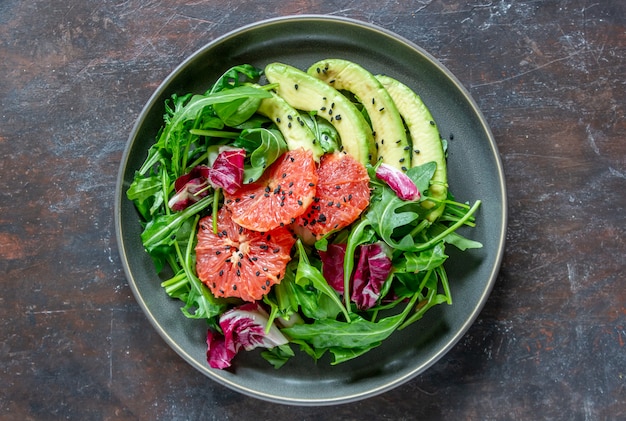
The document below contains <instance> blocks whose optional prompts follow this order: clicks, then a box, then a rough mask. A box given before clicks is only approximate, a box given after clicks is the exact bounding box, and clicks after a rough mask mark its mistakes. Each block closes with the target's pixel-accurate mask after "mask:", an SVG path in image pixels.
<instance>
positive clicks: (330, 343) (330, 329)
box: [282, 295, 418, 355]
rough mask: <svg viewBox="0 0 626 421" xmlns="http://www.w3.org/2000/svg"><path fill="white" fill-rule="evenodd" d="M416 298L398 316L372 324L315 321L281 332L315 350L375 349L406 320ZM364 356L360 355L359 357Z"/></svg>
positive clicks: (357, 319) (355, 317)
mask: <svg viewBox="0 0 626 421" xmlns="http://www.w3.org/2000/svg"><path fill="white" fill-rule="evenodd" d="M417 297H418V296H417V295H415V296H413V298H412V299H411V301H410V302H409V303H408V304H407V306H406V307H405V308H404V310H403V311H402V312H401V313H399V314H397V315H395V316H389V317H386V318H382V319H380V320H379V321H377V322H371V321H369V320H366V319H364V318H362V317H361V316H358V315H353V319H352V320H351V321H350V322H343V321H339V320H334V319H322V320H316V321H314V322H313V323H311V324H297V325H294V326H292V327H288V328H284V329H282V332H283V333H284V334H286V335H287V336H289V337H290V338H292V339H299V340H303V341H306V342H307V343H309V344H310V345H311V346H313V347H314V348H329V349H330V348H348V349H354V348H357V349H358V348H361V349H362V348H369V349H371V348H373V347H375V346H378V345H380V343H381V342H382V341H383V340H385V339H386V338H388V337H389V336H390V335H391V334H392V333H393V332H394V331H395V330H396V329H397V328H398V327H399V326H400V325H401V323H402V322H403V321H404V320H405V318H406V317H407V315H408V314H409V312H410V311H411V309H412V307H413V305H414V304H415V301H416V300H417ZM362 353H363V352H360V351H359V353H358V355H360V354H362Z"/></svg>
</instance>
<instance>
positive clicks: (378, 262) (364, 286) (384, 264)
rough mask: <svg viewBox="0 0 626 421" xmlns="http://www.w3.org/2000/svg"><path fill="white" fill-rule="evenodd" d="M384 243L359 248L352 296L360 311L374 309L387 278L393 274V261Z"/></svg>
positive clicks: (364, 245)
mask: <svg viewBox="0 0 626 421" xmlns="http://www.w3.org/2000/svg"><path fill="white" fill-rule="evenodd" d="M387 253H388V250H387V247H386V245H385V244H384V243H382V242H378V243H374V244H363V245H360V246H359V261H358V263H357V266H356V269H355V271H354V275H353V278H352V295H351V299H352V301H354V302H355V303H356V305H357V307H358V308H359V310H367V309H369V308H372V307H373V306H374V305H375V304H376V301H377V300H378V297H380V290H381V287H382V286H383V284H384V283H385V280H386V279H387V276H389V273H390V272H391V259H390V258H389V257H388V255H387Z"/></svg>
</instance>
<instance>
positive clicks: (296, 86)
mask: <svg viewBox="0 0 626 421" xmlns="http://www.w3.org/2000/svg"><path fill="white" fill-rule="evenodd" d="M293 87H294V88H295V89H296V91H297V90H298V84H297V83H296V84H295V85H293Z"/></svg>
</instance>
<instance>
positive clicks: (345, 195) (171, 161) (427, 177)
mask: <svg viewBox="0 0 626 421" xmlns="http://www.w3.org/2000/svg"><path fill="white" fill-rule="evenodd" d="M163 123H164V124H163V127H162V128H161V130H160V131H159V133H158V135H157V138H156V139H155V142H154V144H153V145H152V146H151V147H150V149H149V151H148V154H147V157H146V159H145V162H144V163H143V165H142V166H141V168H139V169H138V170H137V171H136V173H135V176H134V181H133V182H132V184H131V185H130V187H129V189H128V190H127V192H126V193H127V197H128V199H130V200H132V201H133V203H134V204H135V207H136V209H137V211H138V213H139V216H140V220H141V224H142V227H143V232H142V234H141V240H142V243H143V246H144V248H145V250H146V252H147V253H149V255H150V256H151V257H152V259H153V261H154V264H155V266H156V269H157V272H159V273H160V274H161V276H162V278H161V282H162V283H161V285H162V287H163V289H164V292H165V293H167V294H168V295H169V296H170V297H172V299H176V300H180V301H181V310H182V315H184V316H186V317H188V318H191V319H202V320H204V321H206V327H207V363H208V364H209V366H210V367H212V368H216V369H226V368H228V367H233V366H236V361H237V359H236V358H235V357H236V356H237V354H238V353H239V352H240V351H250V350H253V349H255V348H261V352H260V355H261V356H262V357H263V358H265V359H266V360H267V361H268V362H270V363H271V364H272V365H274V366H275V367H276V368H279V367H281V366H283V365H284V364H286V363H288V361H289V360H290V358H291V357H293V356H294V355H295V353H296V352H304V353H306V354H307V355H309V356H310V357H312V358H313V359H314V360H316V361H317V360H319V359H320V358H322V357H323V356H324V355H330V358H331V364H338V363H342V362H345V361H347V360H350V359H353V358H356V357H358V356H360V355H362V354H364V353H366V352H368V351H369V350H371V349H372V348H375V347H377V346H379V345H380V344H381V343H382V342H383V341H385V340H386V339H387V338H389V336H390V335H392V334H393V333H394V332H395V331H397V330H401V329H404V328H406V327H407V326H409V325H411V324H413V323H415V322H416V321H418V320H420V319H421V318H422V317H423V316H424V314H425V313H426V312H427V311H428V310H429V309H431V308H432V307H433V306H437V305H440V304H446V305H451V304H452V296H451V292H450V286H449V282H453V280H451V281H449V280H448V276H447V274H446V269H445V267H444V263H445V262H446V260H447V259H448V255H447V254H446V247H448V246H453V247H456V248H458V249H460V250H461V251H465V250H467V249H471V248H479V247H482V245H481V244H480V243H479V242H476V241H474V240H471V239H469V238H466V237H464V236H462V235H461V234H460V233H459V232H458V229H459V228H461V227H463V226H467V227H473V226H474V225H475V214H476V212H477V210H478V209H479V207H480V203H481V202H480V200H478V199H477V200H476V201H475V202H474V203H473V204H470V203H459V202H457V201H456V200H455V199H454V197H453V196H452V194H451V192H450V189H449V188H448V178H447V169H446V150H447V143H446V141H445V140H444V139H442V137H441V136H440V133H439V130H438V128H437V124H436V123H435V121H434V119H433V117H432V115H431V113H430V111H429V110H428V108H427V107H426V105H425V104H424V103H423V102H422V100H421V98H420V97H419V96H418V95H417V94H416V93H415V92H413V91H412V90H411V89H410V88H409V87H408V86H406V85H404V84H402V83H401V82H400V81H398V80H396V79H393V78H391V77H388V76H384V75H374V74H372V73H370V72H369V71H368V70H366V69H364V68H363V67H362V66H360V65H358V64H356V63H354V62H350V61H347V60H342V59H334V58H332V59H325V60H321V61H319V62H317V63H314V64H312V65H311V66H310V68H308V69H307V70H300V69H297V68H295V67H292V66H290V65H287V64H283V63H270V64H268V65H267V66H265V67H264V68H263V69H259V68H256V67H254V66H251V65H247V64H243V65H239V66H235V67H232V68H230V69H228V71H227V72H226V73H224V74H223V75H222V76H221V77H220V78H219V79H218V80H216V81H215V82H214V83H213V85H212V86H211V88H210V89H209V90H208V91H207V92H205V93H202V94H197V93H185V94H180V95H179V94H175V95H172V96H171V98H170V99H168V100H167V101H166V103H165V115H164V122H163ZM163 279H165V280H163ZM155 282H157V281H156V280H155Z"/></svg>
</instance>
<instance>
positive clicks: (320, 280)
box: [296, 239, 350, 321]
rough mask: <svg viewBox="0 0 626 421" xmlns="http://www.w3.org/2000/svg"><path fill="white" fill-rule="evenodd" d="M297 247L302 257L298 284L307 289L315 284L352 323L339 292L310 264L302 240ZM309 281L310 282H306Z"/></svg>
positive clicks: (298, 270)
mask: <svg viewBox="0 0 626 421" xmlns="http://www.w3.org/2000/svg"><path fill="white" fill-rule="evenodd" d="M296 245H297V248H298V255H299V256H300V257H299V260H298V269H297V272H296V284H298V285H300V286H302V287H306V286H307V285H308V284H309V282H310V283H311V284H313V287H314V288H316V289H317V290H319V291H320V292H321V293H323V294H325V295H327V296H328V298H330V299H331V300H332V301H333V302H334V303H335V304H336V305H337V306H338V307H339V309H340V310H341V312H342V313H343V315H344V317H345V318H346V320H348V321H350V315H349V314H348V310H347V309H346V307H344V305H343V304H342V302H341V300H340V299H339V296H338V295H337V292H336V291H335V290H334V289H333V288H332V287H331V286H330V285H328V282H326V279H324V276H323V275H322V272H320V270H319V269H318V268H316V267H314V266H313V265H311V264H310V263H309V258H308V257H307V254H306V251H305V249H304V246H303V245H302V241H301V240H300V239H298V241H296ZM307 280H308V281H309V282H306V281H307Z"/></svg>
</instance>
